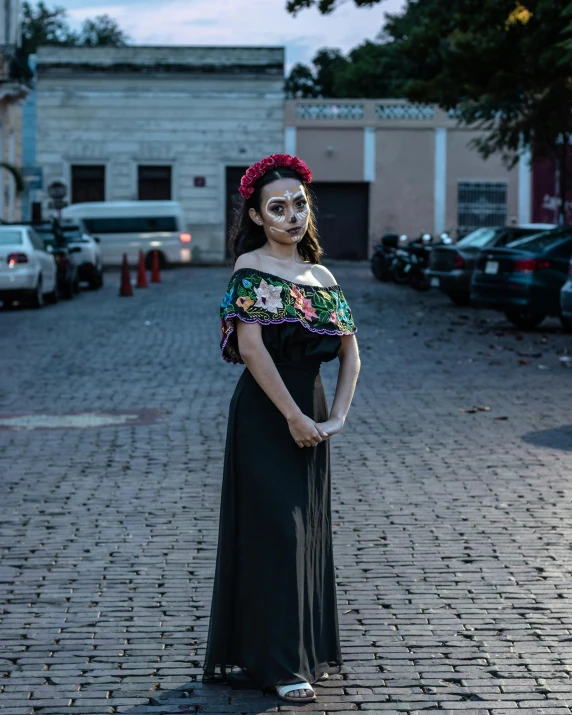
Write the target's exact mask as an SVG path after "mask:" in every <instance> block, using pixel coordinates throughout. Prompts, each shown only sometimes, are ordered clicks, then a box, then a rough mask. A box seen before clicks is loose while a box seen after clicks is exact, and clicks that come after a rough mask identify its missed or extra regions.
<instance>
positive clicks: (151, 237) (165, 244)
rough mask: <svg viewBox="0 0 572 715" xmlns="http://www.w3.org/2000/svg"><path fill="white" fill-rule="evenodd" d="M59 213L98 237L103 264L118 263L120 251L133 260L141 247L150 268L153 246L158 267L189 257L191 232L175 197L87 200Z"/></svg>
mask: <svg viewBox="0 0 572 715" xmlns="http://www.w3.org/2000/svg"><path fill="white" fill-rule="evenodd" d="M62 216H63V218H64V219H70V220H73V221H75V222H77V223H80V224H81V225H82V227H83V228H84V230H85V231H87V233H89V234H91V235H92V236H98V237H99V238H100V239H101V250H102V254H103V265H104V266H108V265H120V264H121V261H122V259H123V254H124V253H126V254H127V258H128V260H129V261H130V262H131V263H135V262H136V261H137V260H138V258H139V251H140V250H143V252H144V253H145V263H146V266H147V268H151V266H152V261H153V251H154V250H155V249H156V250H157V251H158V253H159V264H160V266H161V268H163V267H165V266H167V265H169V264H176V263H190V261H191V234H190V233H188V231H187V227H186V223H185V218H184V215H183V209H182V206H181V204H180V203H179V202H178V201H89V202H85V203H78V204H71V206H66V207H65V208H64V209H63V211H62Z"/></svg>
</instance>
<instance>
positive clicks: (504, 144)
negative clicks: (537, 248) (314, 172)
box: [287, 0, 572, 223]
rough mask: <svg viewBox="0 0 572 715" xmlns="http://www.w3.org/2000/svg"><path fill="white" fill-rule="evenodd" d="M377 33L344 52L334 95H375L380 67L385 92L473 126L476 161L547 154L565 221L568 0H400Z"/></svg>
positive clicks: (364, 1)
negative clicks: (554, 167)
mask: <svg viewBox="0 0 572 715" xmlns="http://www.w3.org/2000/svg"><path fill="white" fill-rule="evenodd" d="M378 1H379V0H354V3H355V4H356V5H358V6H359V5H362V6H366V5H367V6H369V5H374V4H376V2H378ZM340 2H341V0H340V1H338V0H289V2H288V4H287V8H288V11H289V12H291V13H293V14H295V13H296V12H297V11H298V10H300V9H302V8H309V7H317V8H318V10H319V11H320V12H322V13H324V14H325V13H328V12H332V11H333V10H335V9H336V7H338V6H339V4H340ZM379 39H380V43H379V44H376V43H365V45H362V46H361V47H359V48H356V49H355V50H354V51H353V52H352V53H350V56H349V62H348V64H347V65H345V66H344V68H342V69H341V70H340V72H339V74H338V76H337V77H336V81H335V82H334V92H337V93H338V95H339V96H350V94H349V93H348V92H349V91H350V90H351V89H353V90H354V92H353V93H354V96H370V97H371V96H374V94H373V93H374V92H377V93H379V95H378V96H383V94H382V93H383V92H384V85H383V77H384V75H386V73H387V72H389V76H390V77H392V80H391V82H390V87H391V89H392V91H394V90H396V89H401V92H400V93H401V94H402V96H404V97H405V98H407V99H409V100H410V101H413V102H424V103H431V104H437V105H438V106H440V107H441V108H442V109H444V110H446V111H450V112H452V113H453V115H454V116H455V117H456V118H457V119H458V121H459V122H460V123H461V124H462V125H465V126H471V127H474V128H476V129H480V130H482V131H481V134H480V136H479V138H477V139H475V140H474V141H473V142H472V144H473V146H474V147H475V148H476V149H477V150H478V151H479V152H480V153H481V155H482V156H484V157H485V158H486V157H488V156H490V155H491V154H493V153H500V154H501V156H502V158H503V160H504V162H505V164H506V166H507V167H509V168H510V167H513V166H514V165H515V164H516V162H517V161H518V160H519V158H520V156H521V155H522V152H523V150H524V149H525V148H528V149H530V150H531V152H532V154H533V156H552V157H555V158H556V159H557V161H558V165H559V169H560V171H559V177H560V187H559V194H560V216H559V220H560V222H561V223H562V222H564V220H565V207H566V196H567V189H568V184H569V174H568V170H567V159H568V155H569V144H570V142H571V139H572V71H571V67H572V2H570V0H523V1H522V2H520V0H407V5H406V7H405V9H404V11H403V12H402V13H399V14H394V15H391V16H389V17H388V19H387V22H386V24H385V26H384V28H383V35H382V37H380V38H379ZM392 72H393V73H394V74H392ZM380 82H381V86H380Z"/></svg>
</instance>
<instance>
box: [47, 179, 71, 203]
mask: <svg viewBox="0 0 572 715" xmlns="http://www.w3.org/2000/svg"><path fill="white" fill-rule="evenodd" d="M67 192H68V187H67V186H66V185H65V184H64V182H63V181H52V183H51V184H50V185H49V186H48V196H49V197H50V199H56V200H58V199H63V198H65V196H66V194H67Z"/></svg>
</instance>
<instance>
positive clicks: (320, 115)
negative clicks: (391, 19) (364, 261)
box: [285, 99, 531, 258]
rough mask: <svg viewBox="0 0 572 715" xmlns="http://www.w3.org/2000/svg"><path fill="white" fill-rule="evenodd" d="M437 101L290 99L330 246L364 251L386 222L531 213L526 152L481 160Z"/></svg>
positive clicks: (486, 221) (467, 225)
mask: <svg viewBox="0 0 572 715" xmlns="http://www.w3.org/2000/svg"><path fill="white" fill-rule="evenodd" d="M476 135H477V132H474V131H471V130H468V129H461V128H459V127H458V126H457V123H456V121H455V120H454V119H453V118H451V117H449V116H448V115H447V114H446V113H445V112H443V111H441V110H439V109H438V108H436V107H433V106H426V105H415V104H410V103H408V102H406V101H405V100H400V99H395V100H393V99H388V100H346V101H343V100H340V101H338V100H335V101H333V100H325V99H324V100H320V99H316V100H306V99H297V100H287V101H286V106H285V150H286V151H287V152H288V153H296V154H298V156H300V157H301V158H303V159H304V160H305V161H306V162H307V163H308V164H309V166H310V168H311V170H312V172H313V174H314V190H315V194H316V195H317V199H318V210H319V227H320V235H321V239H322V242H323V244H324V247H325V248H326V250H327V252H328V253H329V254H330V255H331V256H337V257H346V258H366V257H368V256H370V255H371V251H372V246H373V245H374V244H375V243H376V242H377V241H378V240H379V237H380V236H381V235H382V234H383V233H386V232H396V233H400V234H401V233H407V234H408V235H418V234H419V233H421V232H422V231H428V232H431V233H435V234H439V233H441V232H442V231H444V230H448V231H449V232H451V235H457V234H458V233H466V232H467V231H468V230H472V229H473V228H476V227H478V226H481V225H504V224H505V223H508V222H512V221H520V222H528V221H530V214H531V170H530V166H529V159H528V156H524V157H523V159H522V160H521V162H520V164H519V165H518V166H517V167H515V168H514V169H513V170H511V171H507V169H506V168H505V167H504V166H503V165H502V163H501V160H500V158H499V157H497V156H494V157H490V158H489V159H488V160H486V161H485V160H483V159H482V158H481V157H480V155H479V154H478V153H477V152H476V150H474V149H472V148H469V146H468V143H469V142H470V140H471V139H472V138H473V137H475V136H476Z"/></svg>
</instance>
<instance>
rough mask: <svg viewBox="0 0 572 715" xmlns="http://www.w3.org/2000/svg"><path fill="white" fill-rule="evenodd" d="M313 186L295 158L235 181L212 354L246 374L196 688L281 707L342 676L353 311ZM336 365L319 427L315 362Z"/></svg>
mask: <svg viewBox="0 0 572 715" xmlns="http://www.w3.org/2000/svg"><path fill="white" fill-rule="evenodd" d="M311 178H312V175H311V173H310V171H309V169H308V167H307V166H306V164H304V162H303V161H301V160H300V159H298V158H297V157H291V156H289V155H287V154H273V155H272V156H270V157H267V158H266V159H263V160H262V161H261V162H258V163H257V164H254V165H253V166H251V167H250V168H249V169H248V170H247V172H246V174H245V175H244V176H243V178H242V180H241V183H240V188H239V191H240V193H241V194H242V196H243V198H244V202H243V204H242V206H241V209H240V211H239V214H238V216H237V220H236V223H235V227H234V229H233V232H232V235H231V247H232V250H233V253H234V257H235V258H236V262H235V264H234V273H233V275H232V277H231V279H230V283H229V286H228V290H227V292H226V295H225V296H224V299H223V302H222V305H221V318H222V331H223V337H222V342H221V349H222V354H223V357H224V358H225V360H227V361H229V362H232V363H244V364H245V365H246V369H245V370H244V371H243V373H242V375H241V376H240V379H239V380H238V384H237V386H236V389H235V391H234V395H233V397H232V400H231V403H230V413H229V421H228V431H227V438H226V450H225V462H224V476H223V486H222V498H221V509H220V522H219V542H218V553H217V562H216V571H215V583H214V590H213V601H212V608H211V619H210V626H209V634H208V642H207V651H206V656H205V662H204V665H203V670H204V677H203V681H204V682H209V681H210V682H213V681H221V680H222V681H227V682H230V684H231V685H232V686H233V687H235V688H239V687H247V688H248V687H250V688H261V689H263V690H266V689H273V690H274V689H275V691H276V692H277V694H278V695H279V697H281V698H283V699H284V700H288V701H290V702H307V701H309V700H316V694H315V692H314V690H313V688H312V686H311V684H312V683H315V682H316V681H317V680H319V679H322V678H325V677H327V669H328V667H330V666H338V672H339V668H340V667H341V665H342V658H341V650H340V643H339V633H338V620H337V609H336V591H335V580H334V563H333V555H332V530H331V504H330V499H331V484H330V466H329V438H330V437H331V436H332V435H334V434H337V433H338V432H340V431H341V430H342V428H343V425H344V421H345V419H346V415H347V413H348V410H349V407H350V403H351V401H352V397H353V394H354V389H355V384H356V381H357V376H358V373H359V366H360V360H359V355H358V348H357V342H356V339H355V335H354V333H355V332H356V328H355V325H354V322H353V318H352V314H351V311H350V308H349V306H348V304H347V303H346V301H345V298H344V296H343V293H342V291H341V288H340V287H339V286H338V285H337V284H336V280H335V278H334V276H333V275H332V274H331V273H330V271H329V270H328V269H327V268H325V267H324V266H322V265H320V255H321V254H322V249H321V248H320V246H319V243H318V237H317V232H316V227H315V223H314V217H313V213H312V208H311V196H310V193H309V190H308V184H309V183H310V182H311ZM335 357H338V358H339V361H340V370H339V376H338V382H337V387H336V394H335V397H334V401H333V404H332V409H331V412H330V413H329V415H328V409H327V404H326V399H325V395H324V389H323V386H322V382H321V379H320V364H321V363H322V362H326V361H329V360H333V359H334V358H335ZM233 666H236V667H238V668H240V669H241V670H240V671H239V673H238V675H237V674H236V673H233V672H228V671H229V670H230V669H232V667H233ZM217 669H220V674H219V673H217V674H215V671H216V670H217Z"/></svg>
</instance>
